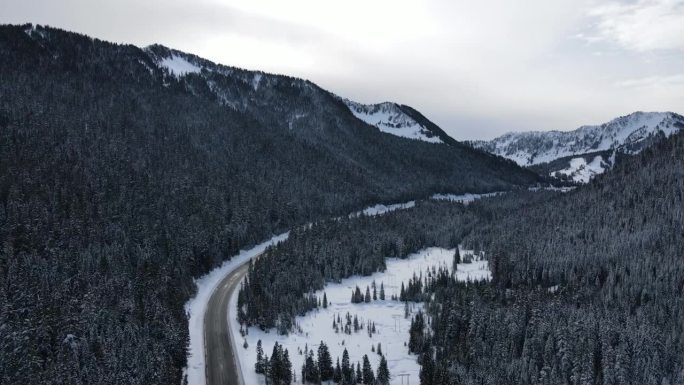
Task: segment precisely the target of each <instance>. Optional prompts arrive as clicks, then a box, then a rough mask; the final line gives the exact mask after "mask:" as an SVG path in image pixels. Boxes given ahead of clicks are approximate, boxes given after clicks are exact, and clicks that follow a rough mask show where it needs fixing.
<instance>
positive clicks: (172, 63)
mask: <svg viewBox="0 0 684 385" xmlns="http://www.w3.org/2000/svg"><path fill="white" fill-rule="evenodd" d="M159 65H160V66H162V67H164V68H166V69H168V70H169V72H171V74H172V75H174V76H176V77H181V76H185V75H187V74H189V73H199V72H201V71H202V67H199V66H196V65H195V64H192V63H190V62H189V61H187V59H185V58H183V57H181V56H178V55H175V54H174V55H171V56H170V57H167V58H164V59H162V60H161V61H160V62H159Z"/></svg>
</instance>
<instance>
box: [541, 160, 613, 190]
mask: <svg viewBox="0 0 684 385" xmlns="http://www.w3.org/2000/svg"><path fill="white" fill-rule="evenodd" d="M607 167H608V164H607V163H606V162H604V161H603V157H602V156H601V155H597V156H595V157H594V159H592V161H591V162H589V163H587V161H586V160H585V159H584V158H573V159H571V160H570V166H569V167H568V168H565V169H563V170H558V171H554V172H552V173H551V174H550V175H551V176H553V175H554V174H555V173H561V174H563V175H569V176H571V177H572V180H574V181H575V182H581V183H589V181H590V180H591V178H593V177H594V175H597V174H602V173H603V172H604V171H605V170H606V168H607Z"/></svg>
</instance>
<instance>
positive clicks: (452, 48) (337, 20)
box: [0, 0, 684, 139]
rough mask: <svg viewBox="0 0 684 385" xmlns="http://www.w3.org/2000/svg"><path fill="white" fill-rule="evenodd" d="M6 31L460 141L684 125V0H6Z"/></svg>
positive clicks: (2, 6)
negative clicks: (331, 98)
mask: <svg viewBox="0 0 684 385" xmlns="http://www.w3.org/2000/svg"><path fill="white" fill-rule="evenodd" d="M0 22H1V23H25V22H32V23H37V24H47V25H51V26H55V27H59V28H63V29H67V30H72V31H77V32H81V33H85V34H88V35H92V36H94V37H98V38H101V39H105V40H110V41H116V42H126V43H133V44H136V45H140V46H145V45H148V44H152V43H161V44H164V45H166V46H169V47H172V48H177V49H180V50H182V51H187V52H191V53H194V54H197V55H199V56H202V57H205V58H208V59H211V60H213V61H216V62H219V63H222V64H226V65H232V66H238V67H244V68H247V69H258V70H263V71H268V72H276V73H283V74H288V75H293V76H298V77H303V78H306V79H310V80H312V81H313V82H315V83H317V84H319V85H320V86H322V87H323V88H326V89H328V90H330V91H332V92H335V93H337V94H339V95H342V96H345V97H348V98H350V99H353V100H356V101H359V102H363V103H375V102H381V101H386V100H389V101H396V102H400V103H404V104H409V105H411V106H413V107H415V108H417V109H418V110H420V111H421V112H423V113H424V114H425V115H426V116H427V117H428V118H430V119H431V120H433V121H434V122H436V123H437V124H438V125H440V126H441V127H442V128H443V129H445V130H446V131H447V132H448V133H449V134H451V135H452V136H454V137H455V138H457V139H475V138H492V137H494V136H497V135H499V134H502V133H504V132H507V131H521V130H550V129H561V130H567V129H572V128H576V127H578V126H580V125H582V124H595V123H603V122H605V121H607V120H610V119H612V118H614V117H616V116H619V115H625V114H628V113H630V112H633V111H636V110H642V111H665V110H670V111H675V112H679V113H684V0H636V1H621V2H617V1H615V2H613V1H610V2H609V1H589V0H515V1H512V0H479V1H476V0H470V1H464V0H458V1H456V0H429V1H402V0H387V1H385V0H365V1H357V0H346V1H336V2H331V1H325V0H287V1H284V0H230V1H229V0H163V1H161V0H147V1H145V0H117V1H109V0H107V1H104V0H99V1H93V0H2V1H1V2H0Z"/></svg>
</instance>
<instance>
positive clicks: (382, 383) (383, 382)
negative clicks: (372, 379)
mask: <svg viewBox="0 0 684 385" xmlns="http://www.w3.org/2000/svg"><path fill="white" fill-rule="evenodd" d="M378 350H380V345H378ZM389 382H390V373H389V369H387V360H385V357H384V356H382V357H380V364H379V365H378V378H377V383H378V385H389Z"/></svg>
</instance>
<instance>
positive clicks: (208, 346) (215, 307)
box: [204, 262, 249, 385]
mask: <svg viewBox="0 0 684 385" xmlns="http://www.w3.org/2000/svg"><path fill="white" fill-rule="evenodd" d="M248 268H249V262H245V263H244V264H243V265H241V266H240V267H238V268H237V269H235V270H233V271H232V272H231V273H230V274H228V275H226V276H225V278H223V279H222V280H221V282H220V283H219V285H218V286H217V287H216V290H214V292H213V293H212V294H211V298H209V304H208V306H207V311H206V313H205V314H204V356H205V362H206V366H205V372H206V378H207V385H244V383H243V381H242V375H241V372H240V367H239V365H238V363H237V357H236V356H235V354H236V351H235V350H234V349H233V343H232V341H231V337H230V328H229V325H228V303H229V302H230V297H231V296H232V294H233V292H234V291H235V289H236V288H237V287H238V286H239V284H240V282H241V281H242V278H244V276H245V275H246V274H247V269H248Z"/></svg>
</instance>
